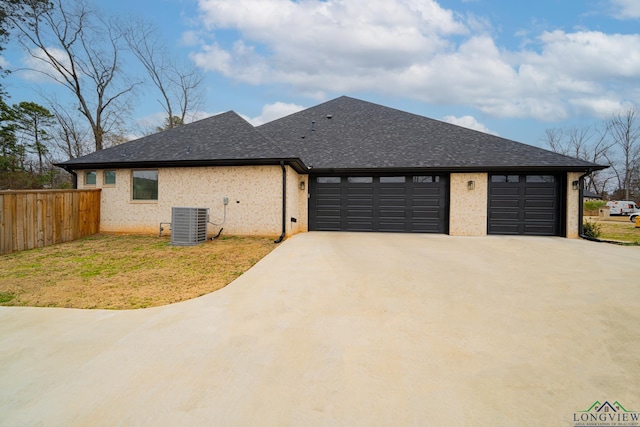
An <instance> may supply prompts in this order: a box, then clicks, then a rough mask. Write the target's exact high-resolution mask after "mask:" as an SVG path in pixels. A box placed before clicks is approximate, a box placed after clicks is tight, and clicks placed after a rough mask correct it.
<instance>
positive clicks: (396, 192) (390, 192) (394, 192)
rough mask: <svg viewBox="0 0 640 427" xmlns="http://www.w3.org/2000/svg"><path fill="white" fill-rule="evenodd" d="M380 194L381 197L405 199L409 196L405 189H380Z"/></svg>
mask: <svg viewBox="0 0 640 427" xmlns="http://www.w3.org/2000/svg"><path fill="white" fill-rule="evenodd" d="M378 194H379V195H381V196H398V197H405V196H406V195H407V189H406V188H405V187H380V188H379V189H378Z"/></svg>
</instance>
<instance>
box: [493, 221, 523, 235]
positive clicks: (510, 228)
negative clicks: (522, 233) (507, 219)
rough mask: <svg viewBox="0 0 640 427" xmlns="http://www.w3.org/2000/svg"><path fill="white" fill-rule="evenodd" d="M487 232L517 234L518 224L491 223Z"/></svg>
mask: <svg viewBox="0 0 640 427" xmlns="http://www.w3.org/2000/svg"><path fill="white" fill-rule="evenodd" d="M489 234H519V233H518V225H516V224H500V223H492V224H491V225H490V227H489Z"/></svg>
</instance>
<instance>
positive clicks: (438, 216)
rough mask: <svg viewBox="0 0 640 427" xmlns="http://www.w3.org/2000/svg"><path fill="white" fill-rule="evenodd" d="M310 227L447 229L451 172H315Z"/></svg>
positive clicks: (444, 230)
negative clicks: (358, 174) (323, 174)
mask: <svg viewBox="0 0 640 427" xmlns="http://www.w3.org/2000/svg"><path fill="white" fill-rule="evenodd" d="M309 189H310V199H309V229H310V230H319V229H329V228H331V229H334V228H335V227H336V222H337V219H338V218H336V214H339V216H340V218H339V219H340V221H339V222H340V224H339V225H338V228H339V229H340V230H346V231H393V232H431V233H444V232H446V231H447V228H448V223H447V221H448V216H447V213H448V210H447V201H448V200H447V195H448V191H447V190H448V179H447V177H445V176H435V175H434V176H412V175H410V176H373V177H345V176H342V177H315V178H312V179H311V180H310V188H309Z"/></svg>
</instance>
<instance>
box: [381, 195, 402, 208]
mask: <svg viewBox="0 0 640 427" xmlns="http://www.w3.org/2000/svg"><path fill="white" fill-rule="evenodd" d="M406 204H407V202H406V200H405V199H403V198H402V199H390V198H387V197H381V198H380V204H379V206H380V207H403V208H404V207H405V206H406Z"/></svg>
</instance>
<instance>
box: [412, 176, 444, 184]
mask: <svg viewBox="0 0 640 427" xmlns="http://www.w3.org/2000/svg"><path fill="white" fill-rule="evenodd" d="M413 182H414V183H415V184H427V183H432V182H440V177H439V176H438V175H416V176H414V177H413Z"/></svg>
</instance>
